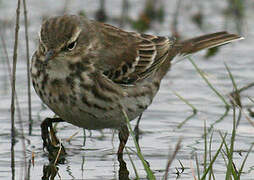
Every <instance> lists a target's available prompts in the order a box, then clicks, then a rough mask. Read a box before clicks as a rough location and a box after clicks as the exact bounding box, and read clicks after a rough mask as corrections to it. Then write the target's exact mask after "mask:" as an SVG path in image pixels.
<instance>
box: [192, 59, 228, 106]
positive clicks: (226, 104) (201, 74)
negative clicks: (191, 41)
mask: <svg viewBox="0 0 254 180" xmlns="http://www.w3.org/2000/svg"><path fill="white" fill-rule="evenodd" d="M188 59H189V60H190V62H191V63H192V65H193V66H194V67H195V69H196V71H197V72H198V73H199V74H200V76H201V77H202V78H203V79H204V81H205V82H206V83H207V85H208V86H209V87H210V88H211V89H212V90H213V92H215V94H216V95H217V96H218V97H219V98H220V99H221V100H222V102H223V103H224V104H225V106H226V107H230V105H229V104H228V103H227V101H226V100H225V98H224V97H223V96H222V95H221V94H220V93H219V92H218V91H217V90H216V89H215V88H214V87H213V85H212V84H211V83H210V82H209V80H208V79H207V78H206V77H205V75H204V73H203V72H202V71H201V70H200V69H199V67H198V66H197V65H196V64H195V63H194V61H193V60H192V59H191V58H190V57H188Z"/></svg>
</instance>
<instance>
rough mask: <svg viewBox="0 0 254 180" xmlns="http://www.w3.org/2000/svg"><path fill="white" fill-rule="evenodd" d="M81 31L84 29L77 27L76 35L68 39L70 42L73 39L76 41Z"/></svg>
mask: <svg viewBox="0 0 254 180" xmlns="http://www.w3.org/2000/svg"><path fill="white" fill-rule="evenodd" d="M81 31H82V30H81V28H79V27H77V28H76V29H75V33H74V35H73V36H72V37H71V39H70V40H69V41H68V43H72V42H73V41H76V40H77V38H78V37H79V34H80V33H81Z"/></svg>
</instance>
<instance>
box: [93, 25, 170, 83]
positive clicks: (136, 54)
mask: <svg viewBox="0 0 254 180" xmlns="http://www.w3.org/2000/svg"><path fill="white" fill-rule="evenodd" d="M98 26H99V28H98V30H99V33H98V34H97V35H98V36H99V38H100V41H101V42H102V48H101V49H100V51H99V56H100V62H99V63H100V65H99V66H100V67H103V68H101V69H102V71H103V73H104V75H106V76H107V77H108V78H109V79H111V80H112V81H114V82H116V83H119V84H132V83H134V82H135V81H137V80H139V79H143V78H146V77H147V76H149V75H150V74H151V73H153V72H154V71H155V70H156V69H157V68H158V67H159V65H160V64H161V63H162V62H163V61H164V60H165V59H166V57H167V54H168V50H169V49H170V47H171V46H172V44H173V43H174V41H173V40H171V39H169V38H168V37H160V36H152V35H145V34H138V33H133V32H125V31H122V30H120V29H118V28H115V27H113V26H110V25H106V24H98Z"/></svg>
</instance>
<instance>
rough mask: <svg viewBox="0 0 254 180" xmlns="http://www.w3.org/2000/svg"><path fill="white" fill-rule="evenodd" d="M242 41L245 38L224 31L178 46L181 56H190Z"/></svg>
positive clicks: (187, 41)
mask: <svg viewBox="0 0 254 180" xmlns="http://www.w3.org/2000/svg"><path fill="white" fill-rule="evenodd" d="M240 39H243V37H241V36H239V35H236V34H229V33H228V32H225V31H223V32H217V33H212V34H207V35H203V36H199V37H195V38H192V39H188V40H185V41H182V42H179V43H178V44H177V45H176V46H179V54H183V55H188V54H193V53H195V52H198V51H200V50H203V49H207V48H212V47H217V46H221V45H223V44H227V43H231V42H233V41H236V40H240ZM177 48H178V47H177Z"/></svg>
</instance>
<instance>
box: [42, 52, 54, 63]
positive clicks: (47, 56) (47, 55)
mask: <svg viewBox="0 0 254 180" xmlns="http://www.w3.org/2000/svg"><path fill="white" fill-rule="evenodd" d="M55 56H56V53H55V51H54V50H52V49H50V50H48V51H47V52H46V55H45V60H44V63H46V64H47V63H48V62H49V60H51V59H53V58H54V57H55Z"/></svg>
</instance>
